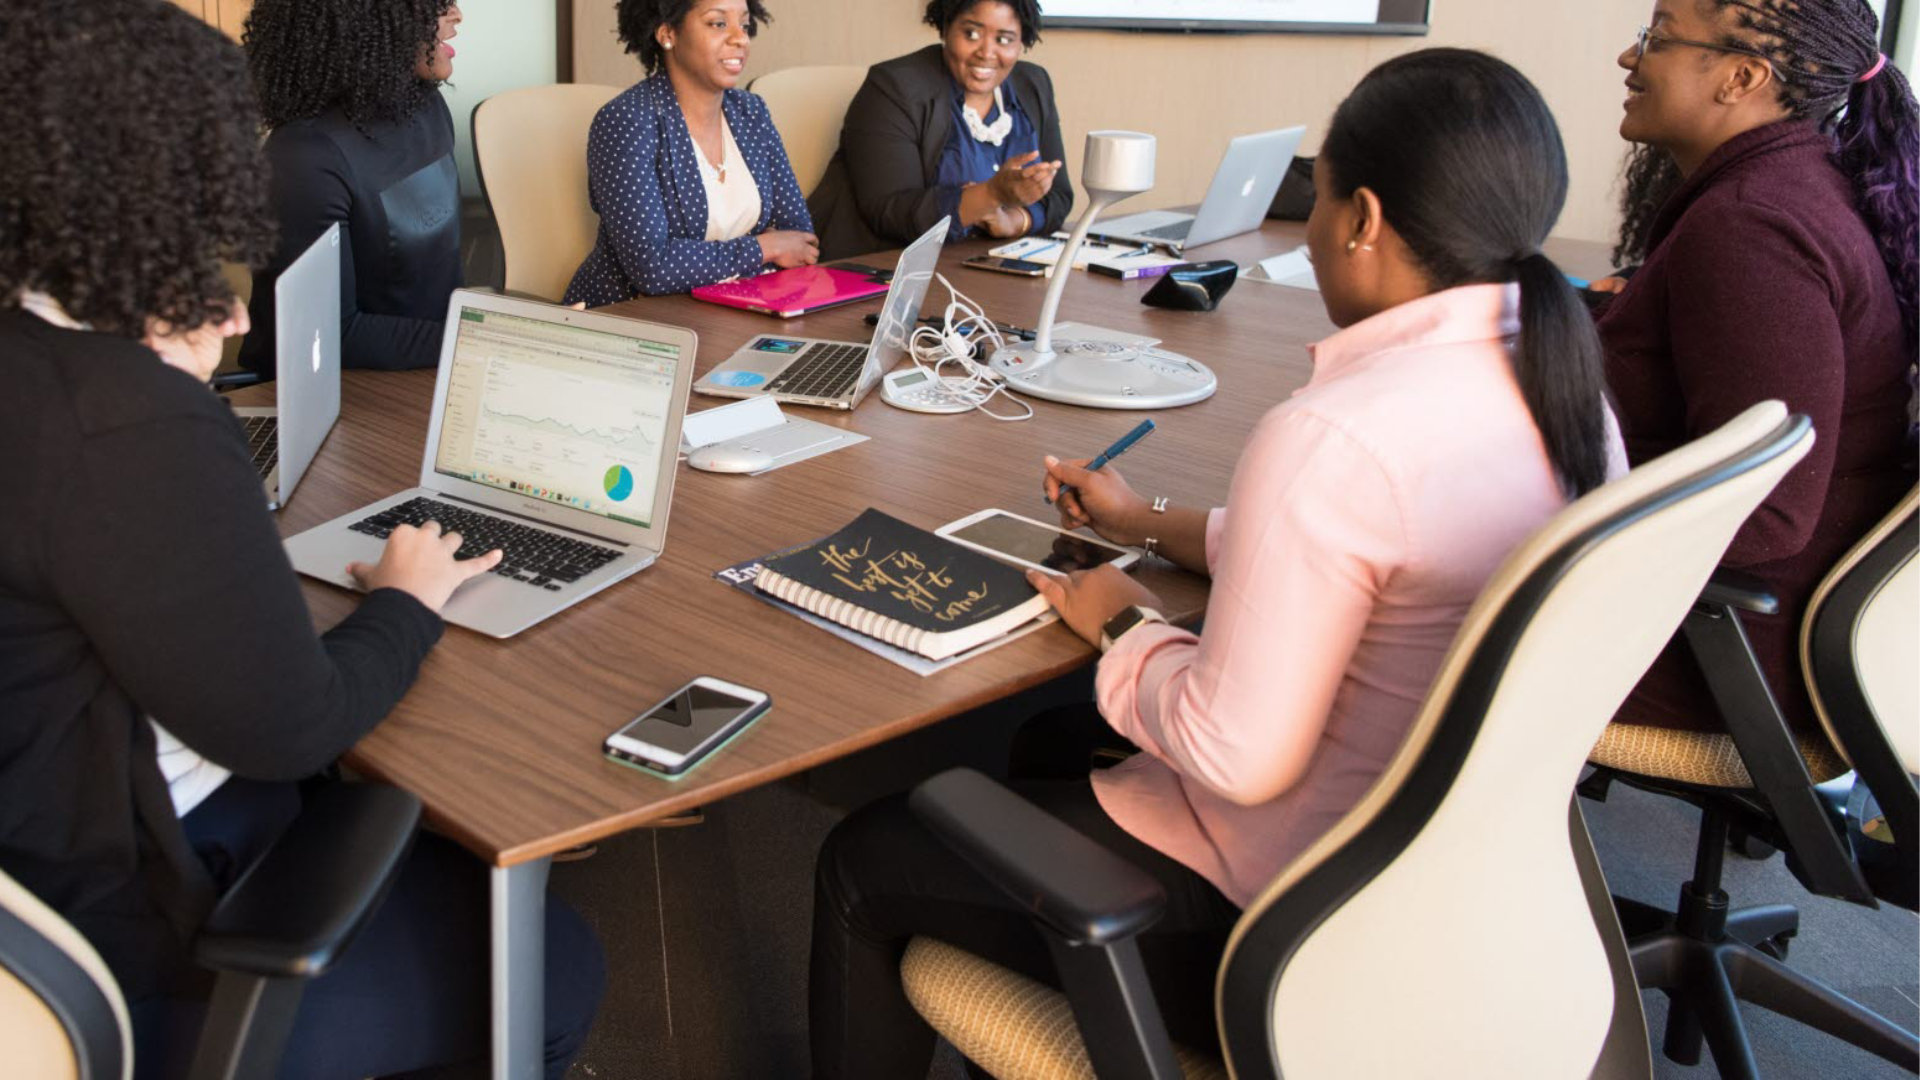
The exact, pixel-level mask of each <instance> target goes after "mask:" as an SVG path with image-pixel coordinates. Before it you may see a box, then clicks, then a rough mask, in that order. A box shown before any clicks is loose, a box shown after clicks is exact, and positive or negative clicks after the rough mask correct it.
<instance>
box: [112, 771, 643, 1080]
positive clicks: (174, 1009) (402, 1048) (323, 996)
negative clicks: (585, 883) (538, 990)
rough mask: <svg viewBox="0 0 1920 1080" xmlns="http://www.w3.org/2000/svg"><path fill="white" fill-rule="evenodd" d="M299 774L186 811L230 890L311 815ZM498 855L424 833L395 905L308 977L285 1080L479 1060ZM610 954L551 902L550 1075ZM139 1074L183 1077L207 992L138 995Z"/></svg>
mask: <svg viewBox="0 0 1920 1080" xmlns="http://www.w3.org/2000/svg"><path fill="white" fill-rule="evenodd" d="M299 809H300V795H299V786H298V785H295V784H272V783H262V782H259V781H253V780H243V779H241V778H239V777H234V778H232V779H230V780H228V781H227V782H226V783H225V784H223V785H221V787H220V789H219V790H218V791H216V792H214V793H213V794H212V795H211V796H209V797H208V798H207V801H206V802H204V803H201V804H200V805H199V806H197V807H195V808H194V809H193V812H192V813H189V814H188V815H187V816H186V817H185V818H184V819H183V824H184V825H185V826H186V830H187V838H188V839H189V840H190V841H191V842H192V843H193V846H194V850H196V851H197V852H199V854H200V857H201V859H202V861H204V862H205V863H206V864H207V867H208V869H209V870H210V871H212V873H213V876H214V881H215V883H216V884H217V885H218V886H219V887H220V888H221V889H223V890H224V889H226V888H228V887H229V886H231V885H232V883H233V882H234V880H236V879H237V878H238V877H239V875H240V873H241V872H242V871H244V870H245V869H246V868H247V867H248V866H249V865H251V864H252V863H253V861H254V859H256V858H258V857H259V855H260V854H261V853H262V852H264V851H265V850H266V847H267V845H268V844H270V843H271V842H272V841H273V839H274V838H275V837H277V836H278V835H279V834H280V833H281V832H282V831H283V830H284V829H285V828H286V827H287V825H288V823H290V822H291V821H292V820H293V818H294V816H295V815H296V814H298V813H299ZM487 930H488V912H487V881H486V867H485V866H483V865H482V864H481V863H480V861H479V860H477V859H475V858H474V857H473V856H472V855H470V854H468V853H467V852H465V851H463V850H461V849H460V848H459V847H458V846H456V845H454V844H453V843H451V842H449V841H447V840H445V839H443V838H441V837H438V836H434V835H432V834H427V833H423V834H421V836H420V837H419V838H418V839H417V840H416V841H415V843H414V846H413V851H412V854H411V855H410V856H409V857H408V859H407V863H406V865H405V866H404V867H403V868H402V869H401V871H400V877H399V879H398V880H397V881H396V882H394V886H393V889H392V890H391V891H390V892H389V893H388V894H387V898H386V901H385V903H383V904H382V905H381V906H380V910H379V911H378V912H377V913H375V915H374V917H373V919H372V920H371V921H370V922H369V923H368V924H367V926H366V928H365V929H364V930H362V931H361V933H360V936H359V937H358V938H356V939H355V940H354V942H353V946H352V947H351V948H349V949H348V950H347V952H346V954H345V955H343V956H342V957H341V958H340V960H339V962H338V963H337V964H335V965H334V967H333V969H332V970H330V971H328V972H327V973H326V974H325V975H322V976H320V977H319V978H317V979H314V980H313V981H312V982H311V983H309V984H308V985H307V988H306V991H305V993H304V994H302V995H301V998H300V1012H299V1015H298V1016H297V1017H296V1019H295V1020H294V1025H293V1031H292V1033H291V1035H289V1037H288V1040H287V1048H286V1055H285V1057H284V1058H283V1062H282V1065H281V1069H280V1074H279V1075H280V1077H281V1078H282V1080H296V1078H297V1080H308V1078H312V1080H343V1078H359V1077H368V1076H387V1075H392V1074H397V1073H406V1072H411V1071H414V1070H418V1069H425V1068H430V1067H433V1066H439V1065H446V1064H451V1063H455V1062H463V1061H474V1060H479V1059H482V1058H484V1057H485V1056H486V1054H487V1050H488V1045H489V1043H488V1034H489V1030H490V1029H489V1011H488V997H487V993H488V982H489V970H488V941H487ZM605 982H606V959H605V957H604V956H603V954H602V953H601V951H600V943H599V941H598V940H597V939H596V938H595V937H594V935H593V931H592V930H590V929H588V928H587V925H586V923H585V922H583V921H582V920H581V918H580V916H579V915H577V914H575V913H574V912H573V911H572V910H571V909H569V908H567V907H566V906H565V905H563V904H562V903H560V901H558V900H557V899H554V898H551V897H549V898H548V900H547V971H546V988H547V996H546V1016H547V1031H546V1075H547V1077H548V1080H559V1078H560V1077H562V1076H565V1075H566V1072H567V1067H568V1066H569V1065H571V1064H572V1062H573V1059H574V1056H575V1055H576V1054H578V1053H579V1052H580V1046H581V1044H582V1043H583V1042H585V1041H586V1037H587V1030H588V1029H589V1028H590V1027H591V1026H592V1024H593V1016H594V1012H595V1010H597V1009H598V1008H599V1004H600V993H601V991H602V989H603V988H604V984H605ZM133 1013H134V1029H135V1037H136V1040H137V1050H136V1053H135V1060H136V1061H138V1062H139V1063H140V1068H139V1076H140V1078H141V1080H154V1078H159V1077H166V1076H176V1075H181V1074H183V1073H184V1071H185V1066H186V1063H187V1062H188V1061H189V1060H190V1059H191V1056H192V1051H193V1045H194V1042H195V1040H196V1039H197V1038H198V1036H199V1031H200V1025H201V1022H202V1020H203V1019H204V1017H205V1005H204V1003H201V1002H184V1001H177V1000H172V999H156V1000H148V1001H143V1002H140V1003H138V1004H136V1005H135V1006H134V1010H133Z"/></svg>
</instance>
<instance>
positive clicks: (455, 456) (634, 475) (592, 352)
mask: <svg viewBox="0 0 1920 1080" xmlns="http://www.w3.org/2000/svg"><path fill="white" fill-rule="evenodd" d="M457 333H458V335H459V336H458V338H457V339H456V340H455V342H454V345H453V348H452V349H451V350H450V351H451V353H452V355H451V357H450V358H449V360H448V363H450V364H452V365H453V366H452V369H451V370H450V371H449V372H447V391H446V402H445V408H444V411H443V413H442V414H441V417H440V424H439V428H440V443H439V446H438V448H437V450H436V454H435V458H434V471H435V472H437V473H439V474H441V475H443V476H449V477H453V478H455V479H459V480H468V481H472V482H474V483H477V484H483V485H486V486H488V487H494V488H498V489H500V490H502V491H510V492H513V493H515V494H518V495H524V496H528V497H531V498H535V499H542V500H546V501H549V502H554V503H558V504H560V505H562V506H567V507H571V508H573V509H576V510H583V511H586V512H587V513H590V514H597V515H599V516H601V517H604V518H608V519H611V520H614V521H619V522H624V523H626V524H629V525H637V526H639V527H641V528H643V529H644V528H652V526H653V521H652V518H653V512H654V507H655V499H654V495H655V487H656V485H657V484H658V483H659V482H660V477H661V476H662V475H670V474H665V473H664V471H663V470H662V469H661V455H662V454H672V453H676V452H677V447H674V446H668V445H667V442H668V439H667V427H668V423H669V418H670V417H671V415H672V413H673V399H674V376H675V373H676V370H677V369H678V367H679V365H680V364H681V363H683V362H686V363H691V362H692V359H693V358H692V357H691V356H688V357H682V356H681V355H680V353H681V349H680V347H679V346H678V345H676V344H671V343H667V342H661V341H652V340H649V339H647V338H645V337H636V336H629V335H625V334H614V333H608V332H606V331H603V330H595V329H589V328H587V327H582V326H570V325H563V324H560V323H555V322H548V321H542V320H539V319H531V318H526V317H524V316H519V315H510V314H504V313H501V312H497V311H479V310H475V309H473V308H463V309H462V310H461V311H460V314H459V319H458V322H457ZM676 436H677V433H676Z"/></svg>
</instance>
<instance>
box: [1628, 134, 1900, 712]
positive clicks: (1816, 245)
mask: <svg viewBox="0 0 1920 1080" xmlns="http://www.w3.org/2000/svg"><path fill="white" fill-rule="evenodd" d="M1832 145H1833V143H1832V140H1831V139H1830V138H1829V137H1828V136H1826V135H1824V134H1822V133H1821V132H1820V131H1819V130H1818V129H1816V128H1815V127H1813V126H1812V125H1810V124H1806V123H1801V122H1794V121H1785V122H1781V123H1775V124H1769V125H1767V126H1765V127H1761V128H1756V129H1755V130H1753V131H1749V132H1746V133H1745V134H1742V135H1739V136H1736V137H1734V138H1732V139H1730V140H1728V141H1727V142H1726V144H1725V145H1723V146H1721V147H1720V148H1719V149H1718V150H1716V151H1714V153H1713V155H1712V156H1711V157H1709V158H1708V159H1707V160H1706V161H1705V162H1704V163H1703V164H1702V165H1701V166H1700V169H1699V171H1698V172H1696V173H1695V174H1694V175H1693V176H1691V177H1688V178H1687V181H1686V183H1685V184H1684V185H1683V186H1682V187H1681V188H1680V190H1679V191H1677V192H1675V194H1674V196H1673V198H1672V199H1671V200H1669V201H1668V202H1667V204H1666V205H1665V206H1664V207H1662V208H1661V211H1660V214H1659V217H1658V219H1657V220H1656V221H1655V222H1654V227H1653V234H1652V237H1651V242H1650V244H1649V250H1648V255H1647V261H1646V264H1645V265H1644V266H1643V267H1641V268H1640V270H1639V272H1638V273H1636V274H1635V275H1634V276H1633V277H1632V279H1631V280H1630V281H1629V282H1628V283H1627V287H1626V290H1625V291H1624V292H1622V293H1620V294H1619V295H1618V296H1617V297H1615V298H1614V300H1613V302H1612V303H1611V304H1609V305H1608V307H1607V309H1606V310H1605V312H1604V313H1603V314H1602V315H1601V317H1600V322H1599V329H1600V337H1601V340H1602V342H1603V343H1604V344H1605V347H1606V362H1607V383H1608V385H1609V387H1610V388H1611V390H1612V392H1613V396H1614V404H1615V408H1616V410H1617V411H1618V413H1619V417H1620V425H1621V433H1622V434H1623V435H1624V436H1625V439H1626V444H1627V456H1628V458H1629V459H1630V460H1631V461H1632V463H1633V464H1635V465H1638V464H1640V463H1641V462H1643V461H1646V460H1648V459H1649V458H1653V457H1656V456H1658V455H1660V454H1663V453H1666V452H1667V451H1669V450H1672V449H1674V448H1675V447H1677V446H1679V445H1681V444H1682V443H1684V442H1686V441H1687V440H1689V439H1692V438H1695V437H1697V436H1700V435H1703V434H1706V433H1707V432H1710V431H1712V430H1713V429H1714V428H1716V427H1718V426H1720V425H1721V424H1723V423H1725V422H1726V421H1727V420H1729V419H1731V418H1732V417H1734V416H1736V415H1738V414H1739V413H1740V412H1741V411H1742V410H1744V409H1746V408H1747V407H1748V406H1750V405H1752V404H1754V403H1755V402H1759V401H1764V400H1766V399H1768V398H1778V399H1780V400H1781V401H1784V402H1786V404H1787V408H1788V409H1790V410H1792V411H1793V412H1796V413H1804V414H1806V415H1807V416H1808V417H1810V418H1811V419H1812V420H1813V427H1814V433H1815V441H1814V446H1813V450H1812V452H1811V453H1809V454H1808V455H1807V457H1806V458H1805V459H1804V460H1802V461H1801V463H1800V464H1799V465H1797V466H1795V467H1794V469H1793V470H1792V471H1791V472H1789V473H1787V475H1786V477H1785V478H1784V479H1783V480H1782V481H1781V482H1780V486H1779V487H1778V488H1776V489H1775V490H1774V492H1773V494H1772V495H1770V496H1768V498H1767V500H1766V501H1765V502H1763V503H1761V505H1760V508H1759V509H1758V510H1757V511H1755V512H1754V515H1753V517H1751V518H1749V519H1748V520H1747V523H1746V525H1744V526H1743V527H1742V528H1741V530H1740V532H1739V533H1738V535H1736V536H1735V537H1734V540H1733V544H1732V546H1731V547H1729V548H1728V549H1727V554H1726V558H1725V559H1724V561H1723V565H1725V566H1728V567H1733V568H1737V569H1739V570H1740V571H1742V572H1744V573H1746V574H1749V575H1752V576H1755V577H1757V578H1759V579H1760V580H1762V581H1764V582H1766V584H1767V585H1769V586H1770V587H1771V588H1772V589H1773V591H1774V592H1775V594H1776V595H1777V596H1779V598H1780V602H1781V610H1780V614H1778V615H1774V616H1748V615H1743V616H1742V618H1743V620H1744V622H1745V623H1746V626H1747V630H1748V634H1749V636H1750V637H1751V639H1752V641H1753V647H1754V651H1755V653H1756V654H1757V655H1758V656H1759V658H1760V663H1761V666H1762V668H1763V669H1764V670H1765V671H1766V673H1767V676H1768V680H1769V683H1770V684H1771V686H1772V688H1773V692H1774V696H1775V697H1776V698H1778V699H1779V701H1780V706H1781V709H1782V710H1783V711H1784V712H1785V714H1786V717H1787V720H1788V722H1789V723H1791V724H1792V725H1793V726H1794V727H1795V728H1796V729H1798V730H1812V729H1813V728H1814V727H1815V726H1816V724H1817V721H1816V720H1815V719H1814V715H1813V705H1812V702H1811V701H1810V700H1809V699H1808V697H1807V690H1806V685H1805V683H1804V681H1803V680H1802V678H1801V675H1800V664H1799V657H1798V650H1799V644H1798V628H1799V625H1800V616H1801V613H1802V612H1803V611H1804V610H1805V608H1806V603H1807V600H1808V599H1809V598H1810V597H1811V596H1812V594H1813V590H1814V588H1815V587H1816V586H1817V585H1818V584H1819V582H1820V579H1821V578H1822V577H1823V576H1824V575H1825V574H1826V572H1827V570H1828V569H1829V568H1830V567H1831V566H1832V565H1833V563H1834V562H1835V561H1836V560H1838V559H1839V557H1840V556H1841V555H1842V554H1844V553H1845V552H1846V550H1847V549H1848V548H1849V547H1851V546H1852V545H1853V544H1854V542H1855V541H1857V540H1858V539H1859V538H1860V536H1861V534H1863V533H1864V532H1866V530H1867V529H1869V528H1870V527H1872V525H1873V524H1874V523H1875V522H1876V521H1878V520H1879V519H1880V517H1881V516H1882V515H1884V514H1885V513H1886V512H1887V511H1888V510H1889V509H1891V507H1892V505H1893V503H1894V502H1895V501H1897V500H1898V499H1899V497H1900V496H1901V495H1902V494H1904V493H1905V492H1906V490H1907V489H1908V488H1909V487H1911V486H1912V484H1913V482H1914V473H1913V461H1912V456H1911V449H1910V447H1909V445H1908V443H1907V399H1908V396H1909V390H1908V386H1907V369H1908V365H1910V364H1911V363H1912V362H1913V358H1914V343H1913V342H1910V341H1906V340H1905V331H1904V329H1903V328H1902V326H1901V324H1900V312H1899V308H1898V306H1897V304H1896V302H1895V299H1894V287H1893V283H1892V281H1891V279H1890V278H1889V277H1888V275H1887V269H1886V264H1885V263H1883V262H1882V261H1881V258H1880V253H1879V250H1878V249H1877V248H1876V247H1875V246H1874V243H1873V238H1872V236H1871V235H1870V234H1869V233H1868V231H1867V226H1866V223H1865V222H1864V221H1863V220H1861V217H1860V215H1859V213H1858V212H1857V211H1856V210H1855V209H1854V191H1853V187H1852V185H1851V183H1850V182H1849V181H1848V179H1847V178H1846V177H1845V176H1843V175H1842V174H1841V173H1840V171H1839V170H1838V169H1837V168H1835V166H1834V165H1833V163H1832V161H1831V160H1830V158H1829V153H1830V151H1831V149H1832ZM1616 719H1618V720H1621V721H1624V722H1627V723H1633V724H1651V725H1656V726H1659V727H1675V728H1689V729H1693V730H1698V731H1715V730H1724V727H1723V725H1722V724H1721V723H1720V722H1719V719H1718V717H1717V715H1716V713H1715V711H1714V709H1713V706H1712V702H1711V698H1709V697H1708V695H1707V690H1706V685H1705V682H1704V681H1703V680H1702V678H1701V676H1700V672H1699V668H1698V667H1697V665H1695V664H1694V662H1693V659H1692V656H1691V654H1690V653H1688V651H1687V649H1686V647H1685V645H1684V644H1682V643H1681V642H1680V641H1679V639H1677V638H1676V639H1675V641H1674V642H1672V643H1670V644H1669V645H1668V646H1667V649H1666V651H1665V652H1664V653H1663V654H1662V655H1661V657H1660V659H1659V660H1658V662H1656V663H1655V665H1654V667H1653V670H1651V671H1649V672H1648V673H1647V676H1646V678H1645V679H1643V680H1642V681H1641V683H1640V685H1639V687H1638V688H1637V689H1636V690H1635V691H1634V693H1633V696H1632V697H1630V698H1629V699H1628V700H1627V703H1626V704H1625V705H1624V706H1622V708H1621V710H1620V713H1619V715H1618V716H1617V717H1616Z"/></svg>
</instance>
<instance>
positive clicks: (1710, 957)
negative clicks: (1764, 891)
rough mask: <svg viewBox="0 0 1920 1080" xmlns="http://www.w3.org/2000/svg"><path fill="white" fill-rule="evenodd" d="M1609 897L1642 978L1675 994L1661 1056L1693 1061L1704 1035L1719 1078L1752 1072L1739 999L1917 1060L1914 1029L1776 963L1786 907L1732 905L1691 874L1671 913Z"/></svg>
mask: <svg viewBox="0 0 1920 1080" xmlns="http://www.w3.org/2000/svg"><path fill="white" fill-rule="evenodd" d="M1616 904H1617V905H1618V907H1619V911H1620V920H1621V923H1622V925H1623V926H1624V927H1626V929H1627V932H1628V935H1629V941H1628V951H1629V953H1630V954H1631V956H1632V957H1633V971H1634V976H1635V978H1636V979H1637V980H1638V982H1639V984H1640V988H1641V989H1642V990H1661V991H1664V992H1665V993H1666V995H1667V997H1668V999H1669V1000H1670V1001H1671V1002H1672V1007H1671V1009H1670V1011H1669V1012H1668V1014H1667V1031H1666V1038H1665V1041H1664V1043H1663V1045H1662V1047H1661V1049H1662V1052H1664V1053H1665V1054H1666V1056H1667V1059H1668V1060H1670V1061H1674V1062H1677V1063H1679V1064H1682V1065H1697V1064H1699V1063H1700V1049H1701V1046H1702V1044H1703V1043H1704V1044H1705V1045H1706V1047H1707V1048H1709V1049H1710V1050H1712V1052H1713V1061H1714V1065H1715V1066H1716V1067H1717V1068H1718V1069H1719V1072H1720V1075H1721V1076H1722V1077H1723V1078H1726V1080H1758V1077H1759V1075H1760V1072H1759V1066H1758V1064H1757V1063H1756V1062H1755V1060H1754V1056H1753V1048H1752V1046H1751V1045H1750V1044H1749V1042H1748V1039H1747V1027H1746V1022H1745V1020H1743V1019H1742V1018H1741V1015H1740V1002H1742V1001H1745V1002H1749V1003H1751V1004H1754V1005H1758V1006H1760V1007H1761V1008H1764V1009H1769V1010H1771V1011H1773V1012H1776V1013H1779V1014H1780V1015H1781V1016H1784V1017H1786V1018H1788V1019H1790V1020H1793V1021H1796V1022H1798V1023H1802V1024H1805V1025H1807V1026H1808V1027H1811V1028H1814V1029H1816V1030H1819V1031H1824V1032H1826V1033H1827V1034H1829V1035H1832V1036H1834V1037H1836V1038H1839V1039H1844V1040H1845V1041H1847V1042H1849V1043H1852V1044H1853V1045H1854V1046H1858V1047H1860V1048H1861V1049H1863V1050H1866V1051H1867V1052H1868V1053H1871V1054H1875V1055H1877V1056H1879V1057H1882V1058H1885V1059H1887V1060H1888V1061H1891V1062H1893V1063H1895V1064H1897V1065H1899V1066H1901V1067H1902V1068H1906V1069H1909V1070H1920V1037H1916V1036H1915V1035H1914V1034H1913V1033H1912V1032H1909V1031H1906V1030H1904V1029H1902V1028H1901V1027H1899V1026H1898V1025H1897V1024H1894V1023H1893V1022H1892V1021H1890V1020H1887V1019H1886V1018H1885V1017H1882V1016H1881V1015H1880V1014H1878V1013H1876V1012H1874V1011H1873V1010H1871V1009H1869V1008H1867V1007H1866V1006H1864V1005H1861V1004H1860V1003H1859V1002H1856V1001H1854V1000H1852V999H1851V998H1848V997H1846V996H1845V995H1843V994H1840V993H1838V992H1836V991H1834V990H1833V989H1831V988H1829V987H1827V986H1825V985H1823V984H1821V983H1819V982H1816V981H1815V980H1813V979H1811V978H1809V977H1807V976H1806V975H1803V974H1801V973H1800V972H1797V971H1795V970H1793V969H1792V968H1790V967H1788V966H1786V965H1785V964H1784V963H1781V960H1782V959H1784V958H1785V956H1786V950H1787V942H1788V941H1789V940H1790V939H1791V938H1792V937H1793V935H1794V934H1795V933H1797V932H1798V931H1799V927H1800V913H1799V912H1798V911H1796V910H1794V909H1793V908H1792V907H1789V906H1787V905H1784V904H1774V905H1768V906H1766V907H1756V908H1747V909H1743V910H1740V911H1733V912H1729V911H1727V910H1726V907H1725V905H1726V894H1725V893H1724V892H1720V891H1718V890H1714V892H1713V893H1711V894H1706V895H1702V894H1697V893H1695V892H1694V891H1693V887H1692V885H1691V884H1689V885H1688V886H1687V887H1686V888H1685V889H1683V890H1682V892H1681V911H1680V913H1678V914H1672V913H1668V912H1663V911H1660V910H1659V909H1658V908H1654V907H1651V906H1649V905H1646V904H1640V903H1637V902H1635V901H1631V900H1624V899H1618V898H1616ZM1716 923H1717V924H1718V926H1716V925H1715V924H1716ZM1716 930H1717V931H1718V932H1717V933H1716V932H1715V931H1716Z"/></svg>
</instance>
